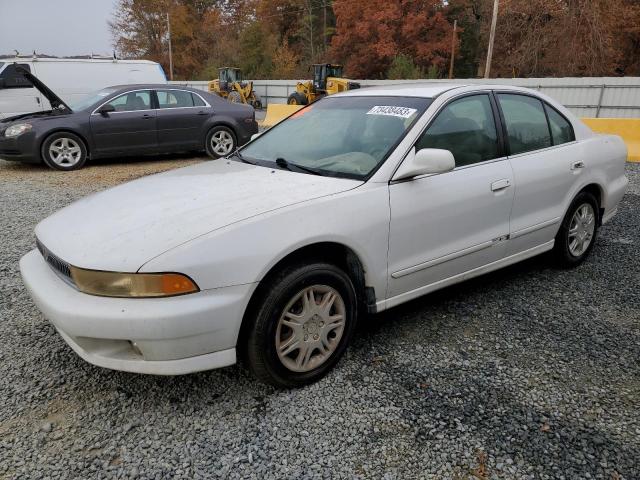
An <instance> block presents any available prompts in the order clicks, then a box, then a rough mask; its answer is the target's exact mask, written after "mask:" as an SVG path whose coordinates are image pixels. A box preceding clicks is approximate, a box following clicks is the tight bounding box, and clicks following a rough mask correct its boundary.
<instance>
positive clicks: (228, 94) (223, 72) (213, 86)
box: [209, 67, 262, 109]
mask: <svg viewBox="0 0 640 480" xmlns="http://www.w3.org/2000/svg"><path fill="white" fill-rule="evenodd" d="M209 91H210V92H211V93H216V94H218V95H220V96H221V97H222V98H226V99H227V100H229V101H230V102H231V103H246V104H249V105H251V106H252V107H253V108H256V109H260V108H262V101H261V100H260V98H259V97H258V96H257V95H256V92H255V91H254V90H253V82H245V81H244V80H243V78H242V70H240V69H239V68H235V67H222V68H219V69H218V78H217V79H215V80H211V81H210V82H209Z"/></svg>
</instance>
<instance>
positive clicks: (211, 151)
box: [204, 125, 238, 159]
mask: <svg viewBox="0 0 640 480" xmlns="http://www.w3.org/2000/svg"><path fill="white" fill-rule="evenodd" d="M220 132H223V134H225V135H228V136H229V138H230V140H231V144H230V146H229V148H228V151H226V153H222V152H221V151H218V152H216V151H215V147H214V145H212V142H213V140H214V136H215V135H218V134H219V133H220ZM237 147H238V137H236V134H235V132H234V131H233V130H231V129H230V128H229V127H225V126H224V125H218V126H216V127H213V128H212V129H211V130H209V133H207V138H206V140H205V144H204V149H205V151H206V152H207V155H209V156H210V157H211V158H214V159H215V158H221V157H226V156H227V155H229V154H231V153H233V152H234V151H235V149H236V148H237Z"/></svg>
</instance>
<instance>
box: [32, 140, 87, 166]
mask: <svg viewBox="0 0 640 480" xmlns="http://www.w3.org/2000/svg"><path fill="white" fill-rule="evenodd" d="M40 154H41V155H42V160H43V161H44V163H45V164H46V165H47V166H48V167H49V168H53V169H54V170H78V169H80V168H82V167H83V166H84V164H85V162H86V161H87V147H86V146H85V145H84V142H83V141H82V139H81V138H80V137H78V136H77V135H75V134H73V133H71V132H58V133H54V134H53V135H50V136H49V137H47V138H46V140H45V141H44V142H43V143H42V151H41V152H40Z"/></svg>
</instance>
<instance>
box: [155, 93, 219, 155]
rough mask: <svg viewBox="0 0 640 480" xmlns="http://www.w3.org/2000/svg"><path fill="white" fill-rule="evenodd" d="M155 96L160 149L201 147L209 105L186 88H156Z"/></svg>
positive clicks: (208, 114) (209, 112) (209, 110)
mask: <svg viewBox="0 0 640 480" xmlns="http://www.w3.org/2000/svg"><path fill="white" fill-rule="evenodd" d="M156 95H157V99H158V120H157V121H158V147H159V148H160V149H161V150H162V151H179V150H183V149H193V148H203V143H202V142H203V140H204V131H203V129H204V124H205V122H206V121H207V119H208V118H209V116H210V115H211V113H212V111H211V107H210V106H209V104H208V103H206V102H205V101H204V99H203V98H202V97H201V96H200V95H197V94H196V93H193V92H190V91H188V90H179V89H166V90H156Z"/></svg>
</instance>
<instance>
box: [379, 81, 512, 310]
mask: <svg viewBox="0 0 640 480" xmlns="http://www.w3.org/2000/svg"><path fill="white" fill-rule="evenodd" d="M493 111H494V107H493V105H492V100H491V97H490V96H489V94H486V93H481V94H472V95H466V96H464V97H461V98H458V99H454V100H453V101H452V102H451V103H449V104H448V105H447V106H445V107H444V108H443V109H442V110H441V112H440V113H439V114H438V116H437V117H436V119H435V120H434V121H433V122H432V123H431V125H430V126H429V128H428V129H427V130H426V132H425V133H424V134H423V135H422V136H421V138H420V139H419V140H418V142H417V143H416V146H415V148H416V150H420V149H422V148H440V149H445V150H449V151H451V152H452V153H453V155H454V158H455V160H456V168H455V169H454V170H453V171H451V172H447V173H443V174H439V175H430V176H425V177H419V178H415V179H412V180H410V181H403V182H398V183H392V184H391V185H390V186H389V194H390V205H391V225H390V232H389V285H388V292H387V298H388V299H390V304H389V306H393V305H394V304H397V303H400V302H402V301H404V300H408V299H410V298H413V297H416V296H418V295H421V294H424V293H427V292H428V291H431V290H434V289H436V288H437V287H438V286H441V285H442V283H443V282H446V281H447V280H448V279H452V278H453V277H456V276H460V275H461V274H464V273H465V272H470V271H472V270H474V269H477V268H479V267H482V266H484V265H487V264H489V263H492V262H495V261H498V260H500V259H502V258H503V257H504V255H505V251H506V249H505V245H506V239H507V238H508V235H509V214H510V212H511V206H512V202H513V194H514V188H513V174H512V170H511V166H510V164H509V161H508V160H507V159H506V158H505V157H504V156H503V154H502V149H501V147H500V144H499V141H498V133H497V127H496V122H495V117H494V113H493Z"/></svg>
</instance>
